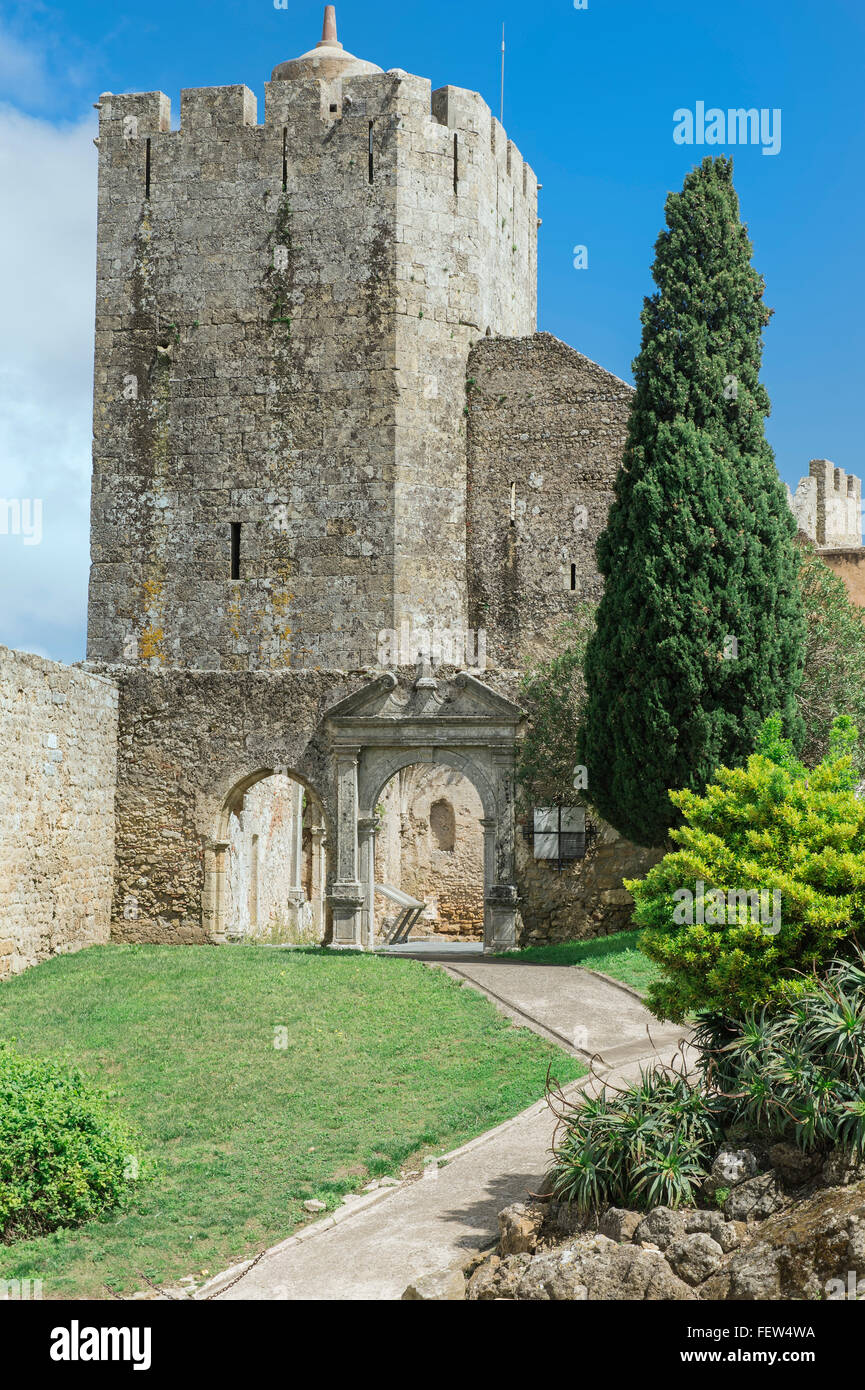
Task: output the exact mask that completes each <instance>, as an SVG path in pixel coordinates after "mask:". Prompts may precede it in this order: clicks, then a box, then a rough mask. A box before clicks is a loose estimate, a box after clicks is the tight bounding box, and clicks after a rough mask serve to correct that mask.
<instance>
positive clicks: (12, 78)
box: [0, 27, 48, 101]
mask: <svg viewBox="0 0 865 1390" xmlns="http://www.w3.org/2000/svg"><path fill="white" fill-rule="evenodd" d="M47 90H48V80H47V75H46V72H45V65H44V60H43V56H42V53H40V52H39V51H37V50H36V49H35V48H29V47H28V46H27V45H26V44H23V43H21V42H20V40H18V39H16V38H14V37H13V35H12V34H10V33H9V31H8V30H7V29H4V28H2V27H0V92H2V93H3V97H4V99H6V100H11V101H39V100H41V99H42V98H43V97H44V96H45V95H46V92H47Z"/></svg>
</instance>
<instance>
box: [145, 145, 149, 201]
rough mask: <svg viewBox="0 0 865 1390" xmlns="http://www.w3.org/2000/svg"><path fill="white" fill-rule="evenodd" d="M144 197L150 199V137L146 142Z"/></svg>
mask: <svg viewBox="0 0 865 1390" xmlns="http://www.w3.org/2000/svg"><path fill="white" fill-rule="evenodd" d="M144 196H145V198H149V197H150V137H149V136H148V137H147V139H146V140H145V142H144Z"/></svg>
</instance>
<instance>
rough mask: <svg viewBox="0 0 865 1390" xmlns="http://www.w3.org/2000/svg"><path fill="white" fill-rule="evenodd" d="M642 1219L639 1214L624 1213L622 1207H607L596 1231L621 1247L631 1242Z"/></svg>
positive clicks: (634, 1212)
mask: <svg viewBox="0 0 865 1390" xmlns="http://www.w3.org/2000/svg"><path fill="white" fill-rule="evenodd" d="M642 1219H643V1217H642V1213H641V1212H638V1211H626V1210H625V1209H624V1208H623V1207H608V1208H607V1210H606V1211H605V1212H604V1214H603V1216H602V1217H601V1224H600V1226H599V1227H598V1230H599V1232H600V1234H601V1235H602V1236H607V1238H608V1239H609V1240H615V1241H617V1242H618V1243H619V1244H620V1245H621V1244H624V1243H625V1242H626V1241H629V1240H633V1238H634V1233H635V1231H636V1229H637V1227H638V1226H639V1224H640V1222H641V1221H642Z"/></svg>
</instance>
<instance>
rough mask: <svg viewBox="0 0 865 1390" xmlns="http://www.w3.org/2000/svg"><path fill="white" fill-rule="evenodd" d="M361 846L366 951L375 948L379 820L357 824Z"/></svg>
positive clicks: (363, 928) (366, 820) (371, 818)
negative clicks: (376, 851)
mask: <svg viewBox="0 0 865 1390" xmlns="http://www.w3.org/2000/svg"><path fill="white" fill-rule="evenodd" d="M357 829H358V838H359V845H360V881H361V883H362V884H363V925H362V928H361V936H362V939H363V945H364V950H366V951H372V950H373V949H374V948H375V832H376V830H377V829H378V819H377V817H376V816H370V817H368V818H364V819H363V820H359V821H358V823H357Z"/></svg>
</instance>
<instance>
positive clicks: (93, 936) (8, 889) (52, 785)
mask: <svg viewBox="0 0 865 1390" xmlns="http://www.w3.org/2000/svg"><path fill="white" fill-rule="evenodd" d="M117 703H118V697H117V686H116V685H115V683H114V682H113V681H111V680H106V679H103V678H102V677H100V676H96V675H91V674H88V673H87V672H85V671H82V670H79V669H76V668H75V667H70V666H62V665H60V664H59V663H57V662H54V661H47V660H45V659H43V658H42V657H38V656H31V655H30V654H29V653H27V652H16V651H10V650H9V649H8V648H6V647H0V757H2V763H3V767H4V778H3V792H2V799H0V979H2V978H3V977H4V976H8V975H11V974H17V973H18V972H19V971H22V970H25V969H26V968H27V967H28V966H30V965H35V964H36V963H37V962H38V961H43V960H47V959H48V957H49V956H53V955H58V954H61V953H65V952H68V951H77V950H80V949H81V948H82V947H84V946H92V945H95V944H97V943H99V942H104V941H107V940H108V936H109V924H110V918H111V895H112V883H113V877H114V787H115V778H116V763H117Z"/></svg>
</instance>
